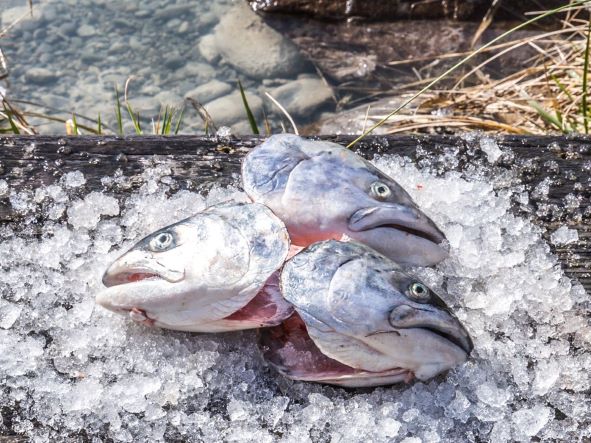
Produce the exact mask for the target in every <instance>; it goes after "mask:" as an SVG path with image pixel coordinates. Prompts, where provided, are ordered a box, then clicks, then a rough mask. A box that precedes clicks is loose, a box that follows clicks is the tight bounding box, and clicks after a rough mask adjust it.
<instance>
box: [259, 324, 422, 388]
mask: <svg viewBox="0 0 591 443" xmlns="http://www.w3.org/2000/svg"><path fill="white" fill-rule="evenodd" d="M258 338H259V340H258V345H259V348H260V350H261V351H262V353H263V357H264V358H265V360H266V361H267V362H268V363H270V364H271V365H272V366H273V367H274V368H275V369H277V371H279V372H280V373H281V374H283V375H284V376H286V377H288V378H291V379H295V380H301V381H312V382H318V383H329V384H334V385H339V386H345V387H364V386H366V387H369V386H378V385H383V384H392V383H398V382H401V381H407V382H408V381H411V380H412V379H413V378H414V374H413V373H412V371H409V370H408V369H403V368H397V367H393V368H390V369H387V370H384V371H375V372H374V371H366V370H363V369H358V368H353V367H351V366H348V365H346V364H344V363H341V362H339V361H337V360H334V359H332V358H330V357H328V356H326V355H324V354H323V353H322V352H321V351H320V349H318V347H317V346H316V344H315V343H314V341H313V340H312V339H311V338H310V336H309V335H308V331H307V328H306V325H305V323H304V321H303V320H302V319H301V317H300V316H299V315H298V314H297V313H294V314H293V315H292V316H291V317H289V318H288V319H286V320H284V321H283V322H282V323H281V324H280V325H278V326H275V327H271V328H267V329H261V330H259V335H258Z"/></svg>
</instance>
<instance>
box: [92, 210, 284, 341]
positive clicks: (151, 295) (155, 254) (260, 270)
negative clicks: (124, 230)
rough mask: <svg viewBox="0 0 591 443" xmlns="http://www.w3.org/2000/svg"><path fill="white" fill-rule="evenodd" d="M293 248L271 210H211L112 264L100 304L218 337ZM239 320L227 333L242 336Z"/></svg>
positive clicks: (156, 235)
mask: <svg viewBox="0 0 591 443" xmlns="http://www.w3.org/2000/svg"><path fill="white" fill-rule="evenodd" d="M288 249H289V238H288V236H287V232H286V230H285V226H284V225H283V223H282V222H281V221H280V220H279V219H277V217H275V216H274V215H273V214H272V213H271V211H270V210H269V209H268V208H266V207H264V206H262V205H259V204H222V205H217V206H213V207H211V208H208V209H206V210H205V211H203V212H200V213H198V214H195V215H194V216H192V217H189V218H187V219H185V220H182V221H180V222H178V223H175V224H172V225H170V226H167V227H165V228H162V229H160V230H158V231H156V232H154V233H152V234H150V235H148V236H147V237H145V238H144V239H142V240H140V241H139V242H138V243H136V245H135V246H133V247H132V248H131V249H130V250H129V251H128V252H126V253H124V254H123V255H122V256H121V257H119V258H118V259H117V260H115V262H114V263H112V264H111V265H110V266H109V268H108V269H107V271H106V272H105V274H104V275H103V284H104V285H105V286H106V289H104V290H103V291H101V292H100V293H99V294H98V295H97V297H96V302H97V303H98V304H99V305H101V306H103V307H105V308H107V309H109V310H111V311H114V312H117V313H122V314H129V315H131V316H132V318H134V319H137V318H138V317H139V318H140V320H141V321H142V322H144V323H146V324H150V325H155V326H160V327H164V328H169V329H177V330H189V331H203V332H215V331H218V330H220V327H221V326H220V323H219V322H220V321H222V320H223V319H224V318H226V317H228V316H230V315H232V314H235V313H236V312H237V311H239V310H240V309H243V308H245V307H246V306H247V305H248V304H249V302H251V301H252V300H253V299H254V298H255V297H256V296H257V294H258V293H259V292H260V291H261V290H262V288H263V287H264V286H265V283H266V282H267V280H268V279H269V278H270V277H271V276H272V275H273V273H274V272H275V271H276V270H277V269H279V267H280V266H281V265H282V264H283V261H284V260H285V257H286V256H287V252H288ZM275 298H276V297H275ZM259 304H260V303H259ZM257 306H258V305H257ZM248 312H249V313H251V314H252V316H256V315H257V313H256V312H254V310H253V309H250V310H248ZM242 317H244V315H242V316H241V319H240V321H234V322H229V323H228V322H226V323H224V325H223V327H222V329H223V330H231V329H242V328H243V327H244V325H245V324H246V321H245V319H244V318H242ZM216 322H218V323H217V324H215V325H214V323H216ZM250 327H253V326H250Z"/></svg>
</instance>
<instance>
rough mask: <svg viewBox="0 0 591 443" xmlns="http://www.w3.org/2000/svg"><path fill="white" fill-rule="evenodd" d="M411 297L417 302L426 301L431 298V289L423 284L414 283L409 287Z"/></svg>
mask: <svg viewBox="0 0 591 443" xmlns="http://www.w3.org/2000/svg"><path fill="white" fill-rule="evenodd" d="M408 292H409V295H410V296H411V297H412V298H414V299H416V300H417V301H426V300H428V299H429V298H430V295H429V288H428V287H427V286H425V285H424V284H422V283H419V282H414V283H411V285H410V286H409V287H408Z"/></svg>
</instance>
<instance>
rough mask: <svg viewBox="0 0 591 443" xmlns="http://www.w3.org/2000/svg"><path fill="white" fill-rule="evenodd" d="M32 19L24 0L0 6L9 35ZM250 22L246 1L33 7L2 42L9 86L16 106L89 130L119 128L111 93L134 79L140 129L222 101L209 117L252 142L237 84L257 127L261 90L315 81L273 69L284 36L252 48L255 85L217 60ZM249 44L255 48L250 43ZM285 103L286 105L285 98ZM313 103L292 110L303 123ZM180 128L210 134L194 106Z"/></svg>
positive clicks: (98, 0) (45, 126)
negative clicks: (187, 100)
mask: <svg viewBox="0 0 591 443" xmlns="http://www.w3.org/2000/svg"><path fill="white" fill-rule="evenodd" d="M27 11H28V6H27V1H26V0H1V1H0V17H1V22H2V26H1V27H2V28H5V27H7V26H8V25H10V24H11V23H13V22H14V20H15V19H17V18H19V17H21V16H23V15H25V14H26V13H27ZM228 16H232V17H234V20H235V21H234V22H232V21H231V20H230V26H226V28H225V32H218V33H217V34H216V27H218V25H219V23H220V20H221V19H223V18H224V17H226V18H228ZM254 16H255V15H254V13H253V12H252V11H250V9H248V8H247V6H246V2H242V1H237V0H236V1H232V0H212V1H189V0H146V1H141V2H131V1H116V0H39V1H35V2H34V8H33V17H32V18H31V17H28V16H27V17H26V18H24V19H23V20H22V21H21V22H20V23H18V24H17V25H16V26H14V27H13V28H12V29H10V30H9V31H8V32H7V33H6V35H5V36H4V37H2V38H0V47H2V50H3V52H4V54H5V56H6V58H7V61H8V65H9V68H10V76H9V77H8V79H7V81H6V83H7V84H6V85H4V86H5V87H7V89H8V91H9V94H10V95H9V97H10V98H12V99H13V100H15V99H20V100H27V101H32V102H35V103H39V104H43V105H45V106H44V107H42V108H39V107H36V106H31V105H26V104H20V106H21V107H22V108H24V109H27V110H31V111H33V110H34V111H37V112H39V111H41V112H44V113H48V114H51V115H57V116H60V117H62V118H69V117H71V113H75V114H76V116H77V120H78V121H79V123H81V124H90V125H93V124H92V123H91V122H88V121H85V120H84V119H83V116H87V117H89V118H91V119H95V120H96V119H97V117H98V115H99V114H100V116H101V119H102V120H103V121H104V122H106V123H107V125H109V126H110V127H111V128H113V129H115V127H116V125H115V111H114V108H115V93H114V89H115V86H118V88H119V90H120V91H123V88H124V85H125V82H126V80H127V79H130V78H131V81H130V83H129V88H128V95H129V97H130V103H131V104H132V107H133V109H134V110H135V111H137V112H139V113H140V116H141V117H142V120H143V121H144V126H149V124H150V122H151V119H152V118H154V119H155V120H157V115H158V113H159V110H160V108H161V106H162V105H173V106H178V107H180V106H182V105H183V103H184V100H183V99H184V97H185V96H187V95H191V96H193V97H194V98H197V99H198V100H199V101H201V102H202V103H203V104H206V108H208V110H209V107H208V106H207V103H210V102H212V101H214V100H215V99H216V98H220V97H225V98H226V100H225V101H222V102H218V103H217V104H216V105H215V106H214V105H212V107H211V111H210V113H212V117H213V118H214V120H215V121H216V122H217V123H218V125H225V126H231V127H232V129H233V130H234V132H237V133H249V132H250V129H249V127H248V125H247V124H246V115H245V113H244V108H243V104H242V101H241V100H240V96H239V95H238V89H237V81H238V80H239V79H240V80H241V81H242V83H243V85H244V87H245V89H246V90H247V92H248V94H249V95H248V97H249V101H250V102H251V107H253V108H254V109H253V110H254V113H255V115H256V116H257V118H258V120H259V125H261V122H262V120H263V112H262V109H261V108H262V107H264V108H265V114H267V115H268V114H270V113H273V111H274V107H273V105H272V104H271V102H270V101H269V100H267V99H265V100H263V98H264V92H265V91H271V92H272V91H274V90H276V88H277V87H278V86H281V85H285V84H288V83H290V82H293V81H295V80H296V79H297V78H298V77H299V78H302V76H304V77H306V74H308V75H307V77H309V78H313V79H314V77H315V75H310V72H311V71H310V66H307V65H306V64H305V63H299V65H298V66H297V68H295V69H292V70H291V71H289V72H285V71H284V72H279V71H277V69H276V67H277V65H278V64H279V62H276V63H275V64H274V65H273V58H272V56H273V51H274V50H279V49H277V48H276V47H275V46H277V44H278V41H279V42H280V41H281V39H279V38H277V36H278V34H276V35H275V36H274V37H275V38H277V39H276V40H274V39H266V40H265V39H264V38H262V39H261V38H259V39H258V40H257V41H256V45H258V46H260V48H258V51H259V52H255V53H254V54H263V55H265V56H264V57H263V56H258V55H257V56H256V57H253V58H254V60H251V62H252V64H253V65H255V67H256V66H258V67H260V69H259V71H260V72H259V73H258V74H257V76H256V77H254V76H253V75H252V74H251V73H250V72H248V73H245V71H244V69H242V67H240V66H239V67H237V66H236V60H234V59H233V58H234V56H233V55H229V56H228V54H227V52H226V54H225V55H223V56H220V52H219V50H218V49H216V39H217V42H218V43H219V42H220V40H221V41H222V43H223V44H226V43H232V42H233V43H234V46H236V45H237V47H240V44H241V43H242V42H241V41H240V40H241V38H242V37H244V34H245V33H243V32H242V31H241V30H240V29H237V32H236V34H232V32H229V31H231V29H230V30H229V29H228V28H231V27H232V23H245V22H249V20H253V17H254ZM269 29H270V28H269ZM224 39H225V40H224ZM244 43H245V44H246V46H248V49H252V46H253V42H252V41H251V40H248V41H245V42H244ZM274 45H275V46H274ZM267 55H268V57H267ZM281 62H283V61H281ZM265 63H267V64H265ZM269 63H271V64H270V65H269ZM315 80H318V79H317V78H315ZM317 84H318V83H314V85H317ZM0 85H2V82H1V81H0ZM204 85H205V86H204ZM199 86H203V88H202V89H201V91H200V92H197V93H196V95H195V94H192V91H193V92H194V91H195V88H197V87H199ZM311 92H312V93H314V91H311ZM325 92H326V91H325ZM283 95H285V94H283ZM288 95H289V91H288ZM283 99H284V100H287V101H288V104H289V100H290V98H289V97H287V98H285V97H283ZM325 102H326V100H325ZM307 103H308V105H309V104H310V102H309V101H308V102H307ZM312 104H313V106H308V107H307V108H306V107H305V106H304V108H305V109H300V110H298V109H299V108H298V109H295V108H296V107H297V106H296V105H294V106H292V112H294V113H295V114H296V115H295V117H296V120H298V122H300V123H301V122H305V121H309V120H311V119H313V118H315V116H316V115H317V114H318V112H319V111H320V110H321V107H318V106H316V105H315V104H314V103H312ZM298 106H299V105H298ZM124 117H126V116H125V115H124ZM31 120H32V123H34V124H35V125H36V126H38V127H39V131H40V132H42V133H45V134H48V133H57V134H63V133H64V130H65V128H64V124H63V123H56V122H48V121H47V120H40V119H35V118H32V119H31ZM124 120H125V122H126V129H127V132H129V131H132V125H131V122H130V121H129V119H127V118H124ZM184 122H185V123H184V124H183V126H182V128H183V131H184V132H192V133H195V132H202V131H203V129H204V124H203V122H202V120H201V119H200V118H199V117H198V116H197V113H196V112H195V111H194V110H193V109H192V108H190V106H189V108H188V109H187V113H186V117H185V119H184ZM147 132H150V130H149V128H148V131H147Z"/></svg>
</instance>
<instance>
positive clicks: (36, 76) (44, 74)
mask: <svg viewBox="0 0 591 443" xmlns="http://www.w3.org/2000/svg"><path fill="white" fill-rule="evenodd" d="M25 78H26V79H27V81H29V82H31V83H35V84H37V85H46V84H48V83H53V82H55V81H56V80H57V79H58V75H57V74H56V73H55V72H53V71H50V70H49V69H46V68H31V69H29V70H28V71H27V72H26V74H25Z"/></svg>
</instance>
